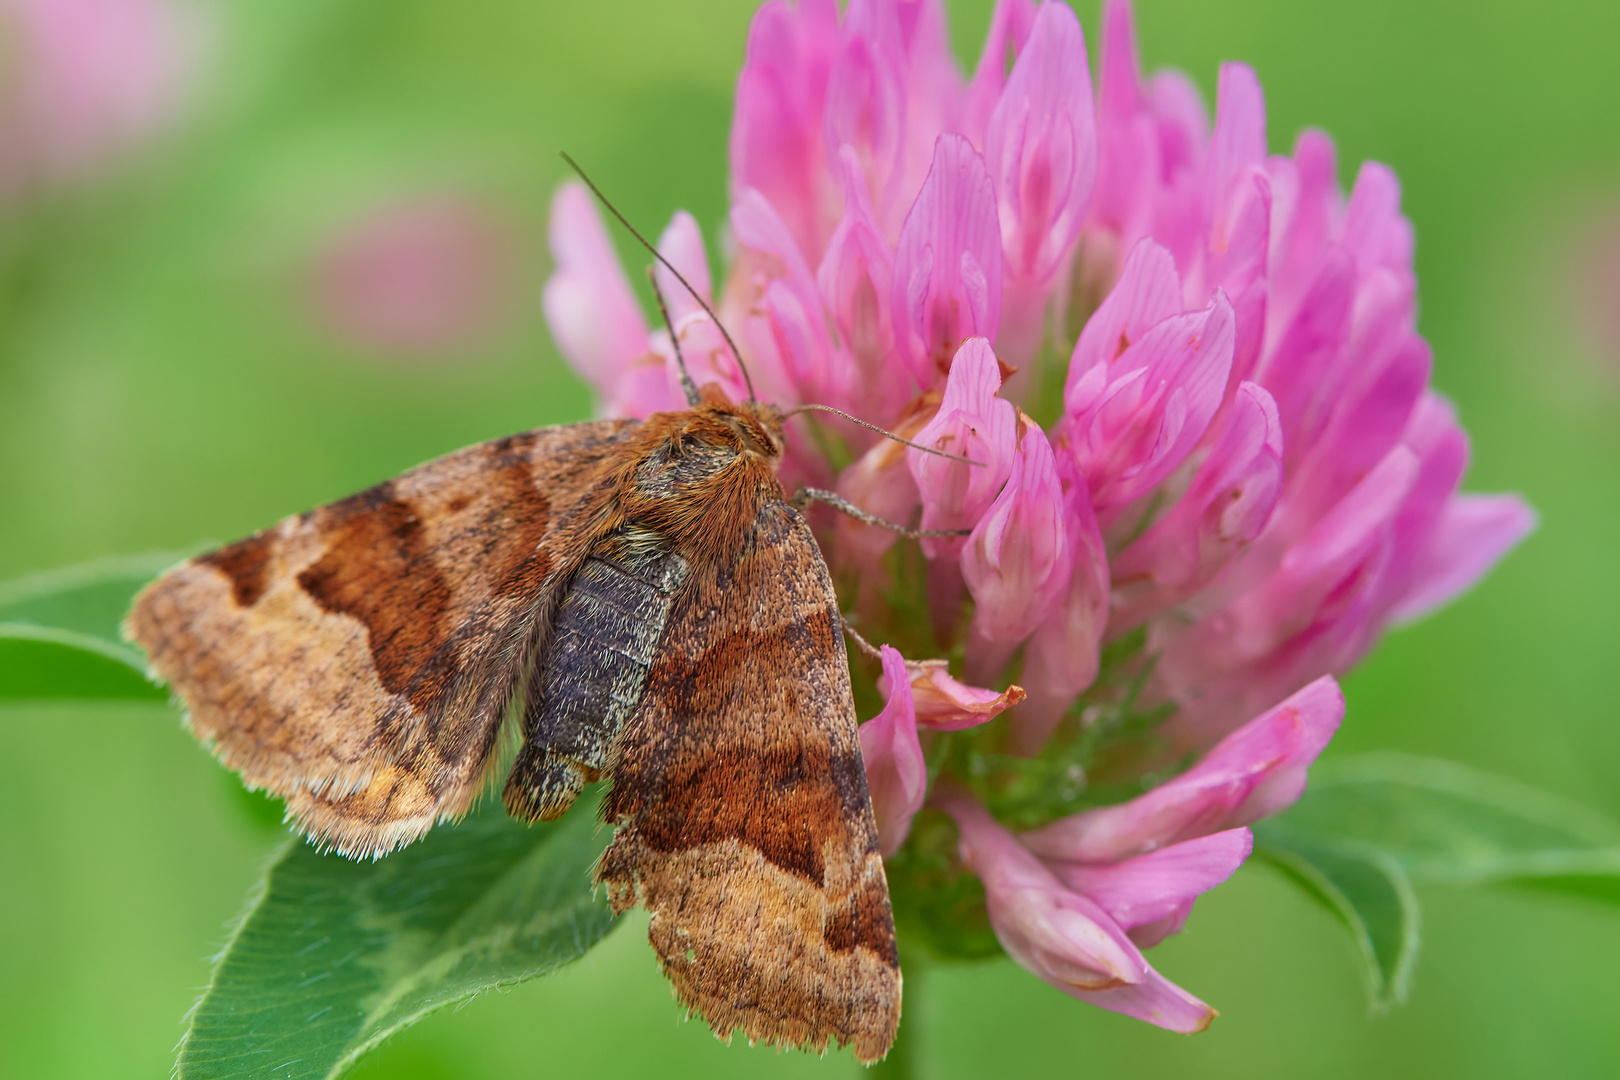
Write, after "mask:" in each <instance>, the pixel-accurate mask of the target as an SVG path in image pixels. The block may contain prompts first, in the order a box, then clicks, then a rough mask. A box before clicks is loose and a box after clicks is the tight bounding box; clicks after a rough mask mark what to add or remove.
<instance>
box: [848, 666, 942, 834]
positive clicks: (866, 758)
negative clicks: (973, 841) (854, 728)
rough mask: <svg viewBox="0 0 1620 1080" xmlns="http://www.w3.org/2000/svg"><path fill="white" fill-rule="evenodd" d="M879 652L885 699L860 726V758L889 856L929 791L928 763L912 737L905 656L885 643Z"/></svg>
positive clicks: (913, 716) (914, 734)
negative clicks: (878, 710) (875, 712)
mask: <svg viewBox="0 0 1620 1080" xmlns="http://www.w3.org/2000/svg"><path fill="white" fill-rule="evenodd" d="M881 651H882V653H883V672H884V675H885V676H886V677H887V686H888V687H889V698H888V701H887V702H886V703H885V704H884V706H883V711H882V712H880V713H878V714H877V716H875V717H873V718H872V719H871V720H868V721H867V722H866V723H864V724H862V725H861V729H860V736H861V760H862V762H863V763H864V764H865V766H866V787H867V791H868V792H870V794H871V797H872V811H873V813H875V814H876V815H877V829H878V844H879V846H880V847H881V848H882V851H883V854H884V855H893V854H894V853H895V852H896V851H899V850H900V845H901V844H903V843H905V841H906V833H907V832H909V831H910V830H911V819H912V818H913V817H914V816H915V815H916V813H917V811H918V810H921V809H922V805H923V800H924V798H925V797H926V796H927V794H928V767H927V765H926V764H925V763H924V762H923V752H922V744H921V743H920V742H918V740H917V713H916V710H915V708H914V707H913V706H912V698H911V681H910V680H909V679H908V678H907V677H906V674H907V673H906V661H905V658H904V657H902V656H901V655H900V653H899V651H898V650H896V649H893V648H890V647H889V646H888V645H884V646H882V650H881Z"/></svg>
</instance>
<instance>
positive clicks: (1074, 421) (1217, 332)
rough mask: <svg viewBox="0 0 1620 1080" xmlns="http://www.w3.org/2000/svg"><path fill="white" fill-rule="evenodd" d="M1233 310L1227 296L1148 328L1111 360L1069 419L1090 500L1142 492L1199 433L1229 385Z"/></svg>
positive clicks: (1100, 504) (1116, 502)
mask: <svg viewBox="0 0 1620 1080" xmlns="http://www.w3.org/2000/svg"><path fill="white" fill-rule="evenodd" d="M1232 348H1233V315H1232V307H1231V305H1230V304H1229V303H1227V301H1226V297H1225V296H1224V295H1222V294H1220V293H1216V295H1215V301H1214V303H1212V304H1211V305H1210V306H1209V308H1207V309H1206V310H1204V311H1201V312H1192V313H1189V314H1186V315H1176V316H1172V317H1171V318H1168V319H1165V320H1164V321H1163V322H1160V323H1158V324H1157V325H1155V326H1154V327H1152V328H1151V329H1149V330H1148V332H1147V333H1146V334H1144V335H1143V336H1142V339H1141V340H1140V341H1138V342H1136V343H1135V344H1133V345H1131V346H1130V347H1129V348H1127V349H1126V350H1125V351H1124V352H1123V353H1121V354H1120V355H1119V357H1118V359H1117V360H1116V361H1115V362H1114V363H1113V364H1112V365H1111V369H1112V370H1111V372H1110V376H1111V377H1110V382H1109V385H1108V388H1107V390H1106V391H1105V392H1104V393H1103V395H1102V396H1101V397H1100V398H1099V399H1098V400H1097V403H1096V405H1095V406H1094V407H1093V408H1091V409H1090V410H1088V411H1086V412H1083V413H1081V414H1079V415H1077V416H1071V417H1070V418H1069V419H1070V423H1069V426H1068V429H1067V430H1068V432H1069V433H1070V439H1071V445H1072V446H1073V448H1074V451H1075V457H1076V461H1077V463H1078V464H1079V467H1080V469H1081V472H1082V474H1083V475H1084V476H1085V477H1086V483H1087V485H1088V486H1089V487H1090V489H1091V501H1092V505H1093V506H1095V507H1097V508H1098V509H1099V510H1100V509H1102V508H1104V507H1113V506H1122V505H1124V504H1125V503H1129V502H1131V501H1133V500H1135V499H1137V498H1140V497H1141V496H1143V495H1145V494H1147V493H1148V492H1149V491H1150V490H1152V489H1153V488H1154V487H1156V486H1157V485H1158V484H1159V483H1160V482H1161V481H1163V480H1164V479H1165V478H1166V477H1168V476H1169V475H1170V473H1171V472H1173V471H1174V470H1175V468H1176V467H1177V466H1179V465H1180V464H1181V463H1182V461H1183V460H1185V459H1186V457H1187V455H1188V454H1189V453H1191V452H1192V451H1193V449H1194V448H1195V447H1196V446H1197V445H1198V442H1199V440H1201V439H1202V438H1203V435H1204V431H1205V430H1206V429H1207V428H1208V427H1209V423H1210V421H1211V420H1213V419H1214V417H1215V413H1216V410H1217V409H1219V408H1220V405H1221V401H1222V399H1223V398H1224V396H1225V393H1226V382H1227V374H1228V372H1229V371H1230V370H1231V367H1232Z"/></svg>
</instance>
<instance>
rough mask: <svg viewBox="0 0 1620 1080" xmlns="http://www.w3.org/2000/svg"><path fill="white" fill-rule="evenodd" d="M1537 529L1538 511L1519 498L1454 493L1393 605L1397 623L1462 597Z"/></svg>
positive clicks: (1515, 496) (1419, 617)
mask: <svg viewBox="0 0 1620 1080" xmlns="http://www.w3.org/2000/svg"><path fill="white" fill-rule="evenodd" d="M1535 527H1536V512H1535V511H1534V510H1532V509H1531V508H1530V506H1529V505H1528V504H1527V503H1526V502H1525V501H1524V500H1523V499H1521V498H1519V497H1518V496H1517V495H1458V496H1456V497H1455V498H1453V499H1452V500H1451V502H1450V503H1449V504H1448V505H1447V506H1446V509H1445V511H1444V513H1443V515H1442V516H1441V518H1440V522H1439V524H1438V525H1437V526H1436V528H1435V531H1434V535H1433V537H1432V539H1430V541H1429V547H1428V550H1427V552H1426V553H1425V554H1424V555H1423V557H1422V558H1421V559H1420V560H1419V562H1418V565H1417V568H1416V579H1417V584H1416V585H1415V586H1414V587H1413V588H1412V590H1411V591H1410V592H1408V593H1407V594H1406V596H1405V597H1403V598H1402V599H1401V602H1400V603H1399V604H1398V605H1397V606H1396V608H1395V610H1394V613H1393V617H1394V618H1395V619H1397V620H1399V621H1401V622H1410V621H1412V620H1413V619H1421V618H1422V617H1423V616H1425V615H1427V614H1428V613H1429V612H1431V611H1433V610H1434V609H1435V608H1437V607H1440V606H1441V605H1442V604H1446V603H1449V602H1450V601H1451V600H1453V599H1455V598H1456V597H1458V596H1460V595H1461V594H1462V593H1464V592H1466V591H1467V590H1468V589H1469V588H1470V587H1472V586H1473V584H1474V582H1476V581H1478V580H1479V579H1480V578H1481V577H1483V576H1484V574H1485V572H1486V571H1487V570H1489V569H1490V568H1491V567H1492V566H1494V565H1496V563H1497V561H1498V560H1500V559H1501V558H1502V557H1503V556H1504V555H1506V554H1507V553H1508V552H1509V551H1511V550H1513V548H1514V547H1515V546H1517V544H1518V543H1519V541H1521V540H1523V539H1524V538H1525V537H1526V536H1529V535H1530V533H1531V532H1533V531H1534V530H1535Z"/></svg>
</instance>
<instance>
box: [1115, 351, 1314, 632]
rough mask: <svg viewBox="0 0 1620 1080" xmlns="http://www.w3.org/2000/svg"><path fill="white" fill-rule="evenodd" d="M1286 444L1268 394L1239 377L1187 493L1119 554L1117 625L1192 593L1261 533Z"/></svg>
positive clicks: (1272, 501) (1279, 480)
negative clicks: (1227, 412) (1229, 409)
mask: <svg viewBox="0 0 1620 1080" xmlns="http://www.w3.org/2000/svg"><path fill="white" fill-rule="evenodd" d="M1282 449H1283V448H1282V423H1281V421H1280V420H1279V419H1278V417H1277V406H1276V403H1275V402H1273V401H1272V400H1271V395H1270V394H1268V393H1266V392H1265V390H1264V389H1262V388H1261V387H1259V386H1256V385H1255V384H1254V383H1250V382H1246V383H1243V384H1241V386H1240V387H1239V389H1238V394H1237V397H1236V398H1234V399H1233V408H1232V412H1231V415H1230V417H1229V418H1228V420H1227V424H1226V430H1225V431H1223V432H1222V433H1221V437H1220V440H1219V441H1218V442H1217V443H1216V444H1215V446H1214V448H1213V449H1211V450H1210V453H1209V456H1208V457H1207V458H1205V459H1204V463H1203V465H1202V466H1200V467H1199V469H1198V472H1197V473H1196V474H1195V475H1194V477H1193V480H1192V483H1191V484H1190V485H1188V488H1187V492H1186V494H1185V495H1183V496H1182V497H1181V499H1180V500H1179V501H1178V502H1177V503H1176V504H1175V505H1174V506H1173V507H1171V508H1170V510H1169V511H1168V512H1167V513H1166V514H1165V515H1164V516H1163V517H1162V518H1160V519H1159V520H1158V521H1156V522H1154V523H1153V525H1152V526H1151V527H1149V528H1148V530H1147V531H1146V532H1144V533H1143V534H1142V535H1141V536H1140V537H1138V538H1137V540H1136V541H1135V542H1134V543H1132V544H1131V545H1130V546H1129V547H1127V548H1126V549H1125V550H1124V551H1123V552H1121V553H1120V555H1119V557H1118V559H1116V560H1115V563H1114V568H1113V570H1114V589H1115V592H1116V594H1117V595H1116V599H1115V613H1114V616H1113V620H1112V622H1113V626H1114V629H1115V631H1116V632H1118V631H1122V630H1127V629H1129V628H1131V627H1133V626H1136V625H1138V624H1140V623H1141V622H1142V621H1143V620H1144V619H1146V618H1148V617H1149V616H1152V615H1155V614H1157V613H1159V612H1160V611H1163V610H1164V609H1166V608H1168V607H1171V606H1173V605H1175V604H1179V603H1181V602H1182V601H1184V600H1186V599H1188V598H1189V597H1191V596H1192V595H1193V594H1194V593H1196V592H1197V591H1198V590H1199V589H1201V588H1203V587H1204V586H1205V585H1207V584H1208V583H1209V582H1210V581H1211V580H1213V579H1214V578H1215V576H1216V575H1217V574H1218V573H1220V571H1221V570H1222V569H1224V568H1225V567H1226V566H1227V564H1228V563H1230V562H1231V561H1232V559H1233V558H1235V557H1236V556H1237V555H1238V554H1239V553H1240V552H1241V551H1242V550H1243V549H1244V548H1245V546H1246V545H1248V544H1249V542H1250V541H1252V540H1254V539H1255V538H1256V537H1258V536H1259V535H1260V533H1261V532H1262V530H1264V529H1265V527H1266V524H1267V522H1269V521H1270V520H1271V514H1272V510H1273V508H1274V507H1275V506H1276V503H1277V497H1278V495H1279V493H1280V492H1281V490H1282V481H1283V459H1282Z"/></svg>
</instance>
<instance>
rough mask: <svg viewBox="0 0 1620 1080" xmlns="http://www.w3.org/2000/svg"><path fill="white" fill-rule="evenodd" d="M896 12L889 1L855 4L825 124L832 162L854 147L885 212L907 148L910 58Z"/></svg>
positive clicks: (837, 63)
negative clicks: (906, 79)
mask: <svg viewBox="0 0 1620 1080" xmlns="http://www.w3.org/2000/svg"><path fill="white" fill-rule="evenodd" d="M875 9H876V10H875ZM894 14H895V13H894V11H893V8H892V5H890V4H886V3H881V2H868V3H861V2H859V0H857V2H856V3H852V4H851V5H850V11H849V17H848V19H846V21H845V33H844V37H843V41H842V42H841V44H840V45H839V49H838V58H837V60H836V61H835V62H834V64H833V69H832V78H831V81H830V82H829V83H828V87H827V107H826V114H825V121H824V124H825V138H826V153H827V159H828V160H829V161H831V160H833V159H834V158H836V157H837V156H838V154H839V153H840V152H841V149H842V148H843V147H845V146H848V147H849V148H850V149H851V150H852V151H853V152H854V153H855V155H856V157H857V159H858V160H859V162H860V168H861V172H862V173H863V174H864V175H865V177H866V182H867V183H868V184H869V185H870V187H871V191H872V194H873V196H874V198H875V200H876V202H877V205H878V206H880V207H884V208H887V207H888V206H889V204H890V203H891V202H892V201H893V200H894V198H895V196H896V194H897V189H898V187H899V183H900V179H901V170H902V165H903V161H902V154H903V152H904V150H905V145H906V97H905V86H904V74H903V71H904V66H905V57H904V54H903V52H902V49H901V44H900V27H899V24H898V22H897V21H896V20H895V18H894ZM885 15H886V16H888V17H887V18H884V17H883V16H885Z"/></svg>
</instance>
